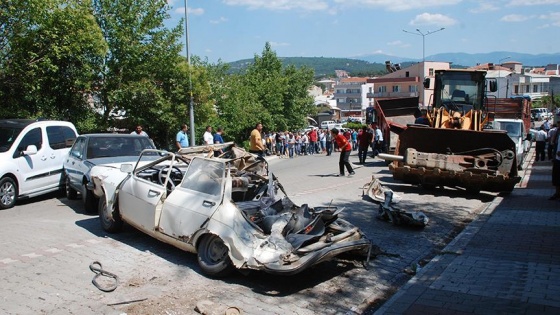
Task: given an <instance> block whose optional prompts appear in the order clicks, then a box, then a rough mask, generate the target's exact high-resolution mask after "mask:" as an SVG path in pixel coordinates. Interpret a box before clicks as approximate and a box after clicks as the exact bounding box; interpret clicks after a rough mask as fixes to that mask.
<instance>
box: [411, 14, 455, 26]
mask: <svg viewBox="0 0 560 315" xmlns="http://www.w3.org/2000/svg"><path fill="white" fill-rule="evenodd" d="M409 24H410V25H412V26H421V25H437V26H451V25H455V24H457V21H456V20H454V19H452V18H450V17H448V16H446V15H443V14H431V13H422V14H419V15H417V16H416V17H415V18H414V19H413V20H412V21H410V23H409Z"/></svg>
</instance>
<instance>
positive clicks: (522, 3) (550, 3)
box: [508, 0, 560, 6]
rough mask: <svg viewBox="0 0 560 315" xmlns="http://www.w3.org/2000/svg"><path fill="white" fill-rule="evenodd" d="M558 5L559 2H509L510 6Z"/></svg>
mask: <svg viewBox="0 0 560 315" xmlns="http://www.w3.org/2000/svg"><path fill="white" fill-rule="evenodd" d="M554 4H555V5H560V0H511V1H510V2H509V4H508V5H511V6H530V5H554Z"/></svg>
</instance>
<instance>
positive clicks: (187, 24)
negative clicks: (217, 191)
mask: <svg viewBox="0 0 560 315" xmlns="http://www.w3.org/2000/svg"><path fill="white" fill-rule="evenodd" d="M188 10H189V9H188V6H187V0H185V52H186V55H187V64H188V69H189V94H190V102H189V117H190V129H191V141H190V142H189V144H190V146H191V147H194V145H195V141H196V139H195V134H194V100H193V91H192V69H191V57H190V53H189V15H188Z"/></svg>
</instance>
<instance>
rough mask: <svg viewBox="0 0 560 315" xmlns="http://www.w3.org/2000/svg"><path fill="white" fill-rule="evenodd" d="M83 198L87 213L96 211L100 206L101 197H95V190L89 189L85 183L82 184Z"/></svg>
mask: <svg viewBox="0 0 560 315" xmlns="http://www.w3.org/2000/svg"><path fill="white" fill-rule="evenodd" d="M82 200H83V202H84V208H85V210H86V213H95V211H96V210H97V209H98V207H99V199H97V198H95V195H94V194H93V192H92V191H91V190H89V189H87V187H86V184H85V183H84V184H83V185H82Z"/></svg>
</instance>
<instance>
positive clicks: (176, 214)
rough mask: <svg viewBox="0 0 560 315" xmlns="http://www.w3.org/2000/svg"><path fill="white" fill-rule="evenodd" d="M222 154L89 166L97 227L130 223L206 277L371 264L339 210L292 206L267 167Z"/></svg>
mask: <svg viewBox="0 0 560 315" xmlns="http://www.w3.org/2000/svg"><path fill="white" fill-rule="evenodd" d="M222 150H223V151H224V154H222V155H220V157H214V156H213V154H209V153H208V152H209V151H208V147H207V146H204V147H194V148H188V150H187V149H185V150H184V149H181V151H180V152H179V153H178V154H174V153H171V152H165V151H159V150H145V151H144V152H142V154H140V156H139V159H138V162H136V163H134V164H129V165H122V166H121V168H120V169H115V168H107V167H102V166H95V167H94V168H93V169H92V178H93V180H94V183H95V185H94V186H95V189H94V192H95V193H96V195H98V196H99V197H100V204H99V215H100V216H99V217H100V223H101V226H102V227H103V229H104V230H105V231H107V232H110V233H116V232H119V231H120V230H121V228H122V225H123V223H128V224H130V225H132V226H133V227H135V228H137V229H138V230H140V231H142V232H144V233H146V234H148V235H150V236H152V237H154V238H156V239H159V240H161V241H163V242H166V243H169V244H171V245H173V246H176V247H178V248H180V249H183V250H185V251H188V252H192V253H196V254H197V255H198V262H199V266H200V268H201V270H202V272H204V273H205V274H207V275H209V276H212V277H223V276H226V275H227V274H228V273H229V272H230V271H231V270H233V269H238V270H242V271H248V270H262V271H265V272H268V273H273V274H282V275H291V274H296V273H299V272H302V271H303V270H305V269H307V268H309V267H311V266H313V265H316V264H319V263H321V262H323V261H327V260H331V259H333V258H335V257H336V256H338V255H340V254H343V253H348V254H355V255H357V256H359V257H361V258H363V259H364V260H366V261H367V260H368V259H369V255H368V252H369V251H370V248H371V246H372V244H371V241H370V240H369V239H368V238H367V237H366V235H365V234H364V233H363V232H362V231H361V230H360V229H359V228H358V227H355V226H354V225H352V224H351V223H349V222H347V221H345V220H343V219H341V218H339V214H340V213H341V211H342V210H343V209H341V208H338V207H334V206H327V207H322V206H319V207H309V206H308V205H306V204H304V205H301V206H299V205H295V204H294V203H293V202H292V201H291V200H290V198H289V197H288V195H287V194H286V191H285V190H284V188H283V187H282V184H281V183H280V182H279V181H278V178H277V177H276V176H274V174H272V173H269V170H268V164H267V162H266V160H264V159H261V158H256V157H254V156H253V155H252V154H250V153H248V152H246V151H245V150H243V149H241V148H237V147H235V146H229V147H226V146H224V147H223V148H222ZM280 193H282V194H283V195H281V194H280Z"/></svg>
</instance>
